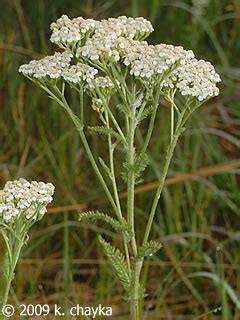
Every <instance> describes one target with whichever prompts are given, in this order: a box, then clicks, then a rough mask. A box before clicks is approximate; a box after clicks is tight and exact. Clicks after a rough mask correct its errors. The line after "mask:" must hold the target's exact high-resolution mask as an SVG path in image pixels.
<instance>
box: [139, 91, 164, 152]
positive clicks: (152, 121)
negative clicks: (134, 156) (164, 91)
mask: <svg viewBox="0 0 240 320" xmlns="http://www.w3.org/2000/svg"><path fill="white" fill-rule="evenodd" d="M160 93H161V89H160V86H159V88H158V90H157V92H156V97H155V99H154V104H153V112H152V115H151V118H150V122H149V126H148V131H147V135H146V138H145V141H144V144H143V148H142V153H145V152H146V150H147V147H148V145H149V142H150V140H151V137H152V133H153V128H154V122H155V119H156V114H157V109H158V104H159V99H160Z"/></svg>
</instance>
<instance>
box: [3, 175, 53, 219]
mask: <svg viewBox="0 0 240 320" xmlns="http://www.w3.org/2000/svg"><path fill="white" fill-rule="evenodd" d="M53 194H54V186H53V185H52V184H51V183H44V182H36V181H32V182H28V181H27V180H25V179H19V180H15V181H8V182H7V183H6V184H5V186H4V188H3V190H1V191H0V220H3V221H4V222H5V223H12V222H14V221H15V220H16V219H17V218H19V219H27V220H29V219H32V220H36V219H39V218H40V217H41V216H42V215H44V214H45V213H46V211H47V209H46V206H47V205H48V204H49V203H50V202H52V200H53V198H52V196H53Z"/></svg>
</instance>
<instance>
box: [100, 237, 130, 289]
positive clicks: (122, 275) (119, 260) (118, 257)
mask: <svg viewBox="0 0 240 320" xmlns="http://www.w3.org/2000/svg"><path fill="white" fill-rule="evenodd" d="M98 240H99V242H100V244H101V245H102V247H103V250H104V253H105V254H106V256H107V257H108V259H109V260H110V262H111V263H112V265H113V268H114V269H115V271H116V274H117V276H118V278H119V280H120V282H121V284H122V285H123V287H124V289H125V291H126V293H127V295H129V293H130V288H131V280H130V275H129V272H128V266H127V262H126V260H125V258H124V256H123V254H122V253H121V251H120V250H119V249H117V248H115V247H113V246H112V245H111V244H110V243H108V242H107V241H105V240H104V239H103V238H102V237H101V236H99V237H98Z"/></svg>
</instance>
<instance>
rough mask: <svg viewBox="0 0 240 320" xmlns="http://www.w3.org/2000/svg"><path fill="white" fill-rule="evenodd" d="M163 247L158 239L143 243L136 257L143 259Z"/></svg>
mask: <svg viewBox="0 0 240 320" xmlns="http://www.w3.org/2000/svg"><path fill="white" fill-rule="evenodd" d="M161 248H162V244H161V243H159V242H157V241H149V242H146V243H145V244H143V245H142V246H141V247H140V248H139V250H138V255H137V257H136V259H137V260H142V259H143V258H144V257H147V256H152V255H153V254H155V253H156V252H158V251H159V250H160V249H161Z"/></svg>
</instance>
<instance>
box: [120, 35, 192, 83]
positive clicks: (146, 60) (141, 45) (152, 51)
mask: <svg viewBox="0 0 240 320" xmlns="http://www.w3.org/2000/svg"><path fill="white" fill-rule="evenodd" d="M118 45H119V48H120V51H121V56H122V58H123V63H124V64H125V65H126V66H130V74H132V75H134V76H137V77H141V78H151V77H152V76H154V75H156V76H157V75H160V74H162V73H164V72H166V71H167V70H169V69H170V68H171V66H172V65H174V64H176V63H177V62H179V63H180V64H185V63H186V61H188V60H189V59H192V58H194V54H193V52H192V51H191V50H188V51H187V50H184V49H183V47H180V46H179V47H174V46H172V45H167V44H159V45H156V46H153V45H149V44H148V43H147V42H146V41H135V40H126V39H123V38H121V39H119V40H118Z"/></svg>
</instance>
